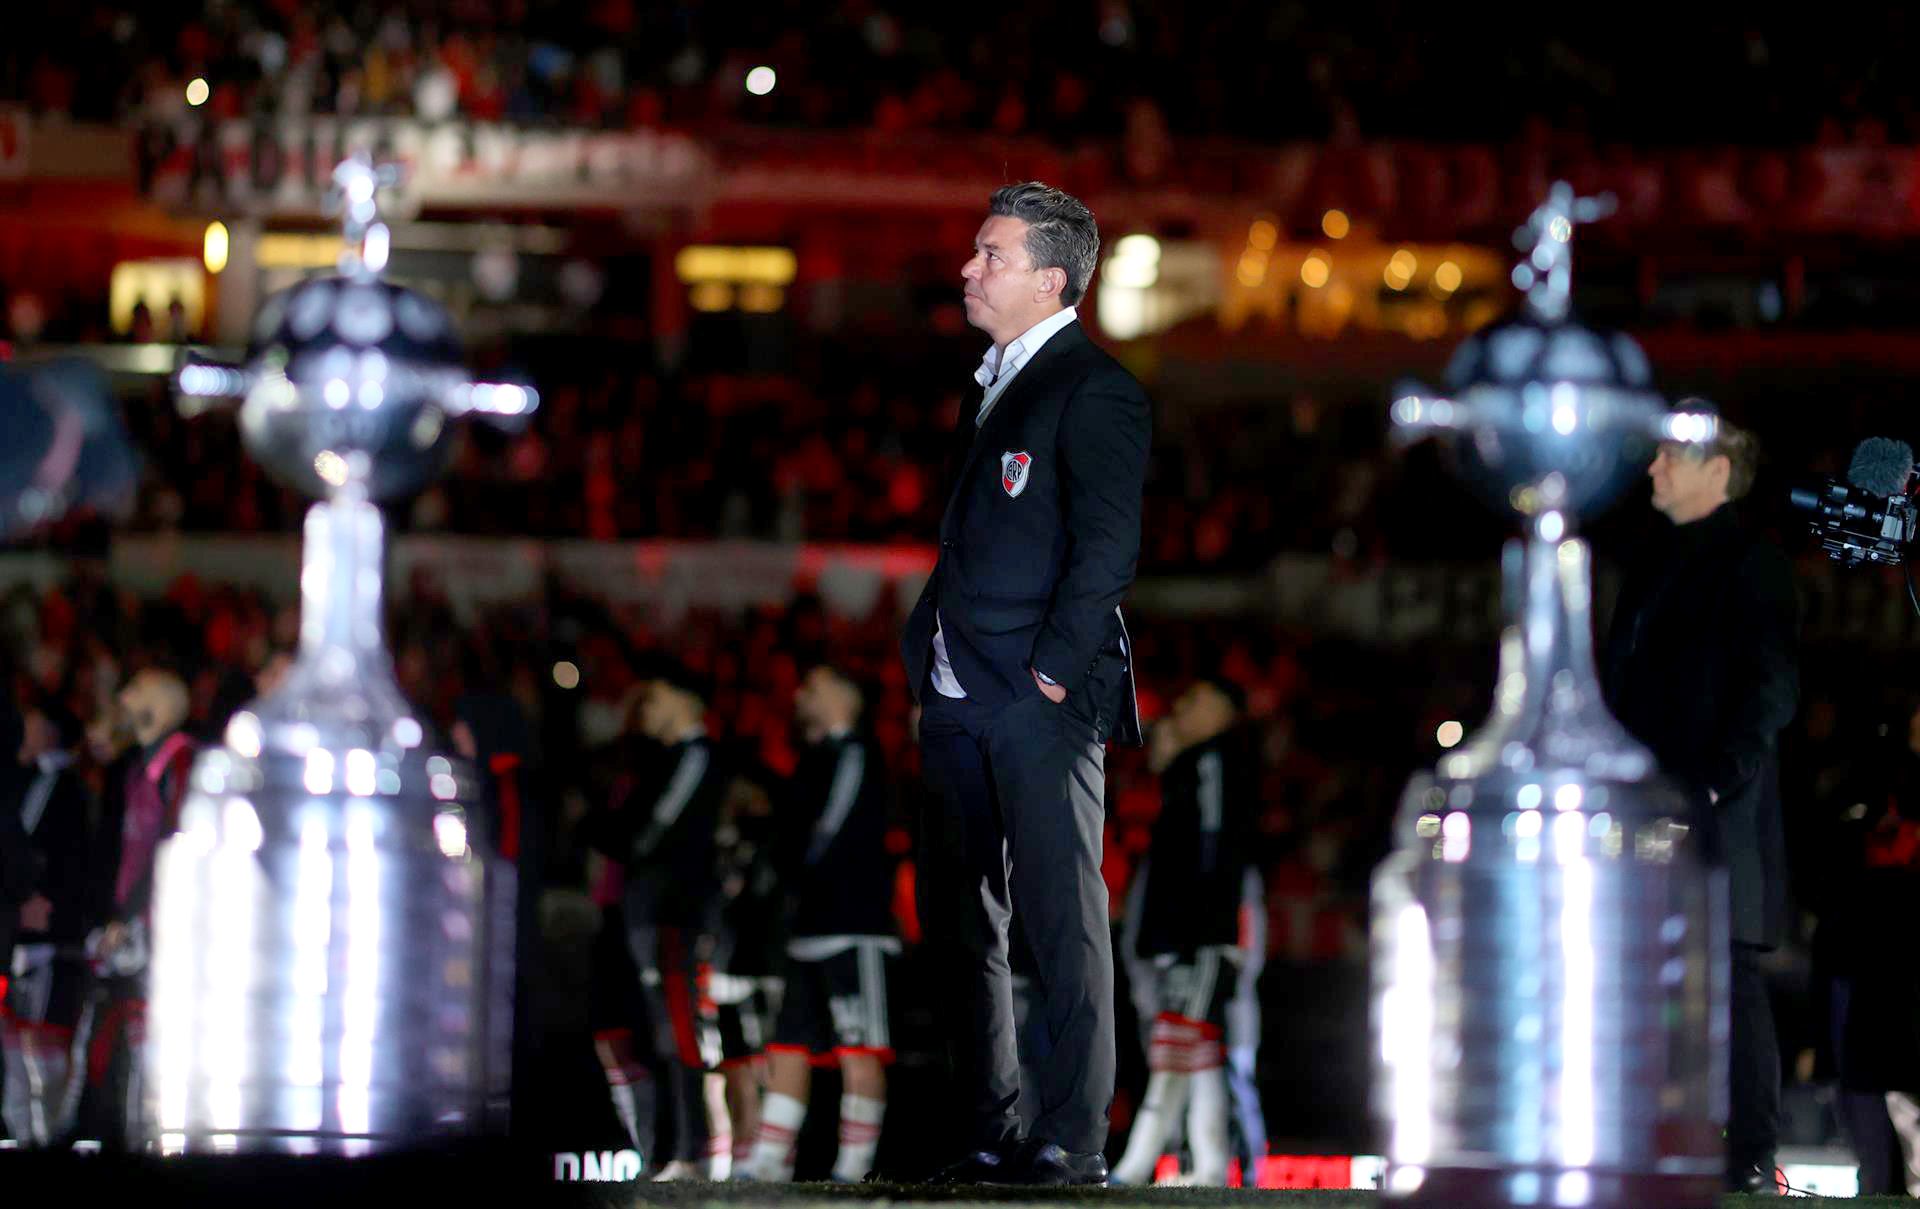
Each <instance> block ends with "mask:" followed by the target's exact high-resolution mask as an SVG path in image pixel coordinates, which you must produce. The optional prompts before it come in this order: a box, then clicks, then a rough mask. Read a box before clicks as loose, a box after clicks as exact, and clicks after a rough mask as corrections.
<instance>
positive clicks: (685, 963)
mask: <svg viewBox="0 0 1920 1209" xmlns="http://www.w3.org/2000/svg"><path fill="white" fill-rule="evenodd" d="M696 939H697V937H696V934H695V933H694V932H693V931H692V930H691V929H688V928H683V927H678V926H675V925H673V924H663V923H654V922H650V921H649V919H648V917H647V916H646V915H645V914H644V913H642V912H639V911H633V912H632V913H631V914H630V915H629V917H628V921H627V951H628V953H630V954H631V955H632V957H633V964H634V966H635V968H636V969H638V970H639V972H640V992H641V996H642V997H643V998H644V999H645V1001H646V1005H647V1024H648V1026H649V1028H650V1030H651V1033H652V1039H653V1046H652V1049H653V1053H652V1057H653V1072H654V1077H655V1086H656V1087H658V1088H660V1089H661V1096H660V1101H659V1108H660V1109H661V1112H660V1115H659V1116H658V1117H656V1118H655V1127H654V1128H655V1141H654V1150H653V1153H652V1154H649V1155H647V1156H646V1158H647V1161H648V1162H649V1163H652V1164H658V1165H662V1166H664V1165H665V1164H666V1163H668V1162H671V1161H672V1160H674V1159H680V1160H682V1161H684V1162H688V1163H699V1162H703V1161H704V1160H705V1159H706V1157H707V1101H706V1094H705V1091H704V1089H703V1086H702V1082H703V1080H704V1078H705V1075H706V1066H705V1064H704V1063H703V1062H702V1061H701V1055H700V1041H699V1031H698V1030H699V1024H698V1021H699V1016H700V988H699V965H698V961H697V958H696V955H695V953H694V942H695V940H696Z"/></svg>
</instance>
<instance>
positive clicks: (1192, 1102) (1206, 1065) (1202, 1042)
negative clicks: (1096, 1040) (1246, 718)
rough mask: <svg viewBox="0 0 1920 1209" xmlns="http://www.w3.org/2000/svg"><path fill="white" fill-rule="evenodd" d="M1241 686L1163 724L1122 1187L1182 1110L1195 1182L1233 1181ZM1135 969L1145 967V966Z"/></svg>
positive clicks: (1208, 693) (1198, 691)
mask: <svg viewBox="0 0 1920 1209" xmlns="http://www.w3.org/2000/svg"><path fill="white" fill-rule="evenodd" d="M1242 708H1243V699H1242V697H1241V694H1240V691H1239V689H1238V688H1237V687H1236V686H1234V685H1233V684H1231V683H1229V682H1227V681H1225V680H1220V679H1203V680H1200V681H1197V682H1196V683H1194V684H1193V685H1192V686H1191V687H1189V688H1188V689H1187V691H1186V692H1184V693H1182V694H1181V695H1180V696H1179V698H1178V699H1176V700H1175V701H1174V704H1173V710H1172V713H1171V714H1170V716H1169V717H1168V718H1167V719H1166V720H1165V721H1164V722H1163V723H1162V724H1161V725H1162V726H1165V727H1169V728H1170V729H1171V732H1172V733H1171V737H1170V739H1169V740H1167V743H1168V745H1169V746H1170V747H1171V748H1174V749H1177V751H1176V753H1175V754H1174V755H1173V756H1172V758H1171V762H1170V763H1168V764H1167V766H1166V770H1165V772H1163V773H1162V774H1161V807H1160V817H1159V818H1158V819H1156V820H1155V821H1154V825H1153V840H1152V846H1151V867H1150V869H1149V870H1148V871H1147V873H1146V878H1147V880H1146V885H1145V888H1144V889H1143V890H1142V891H1141V894H1140V899H1139V903H1140V916H1139V919H1138V921H1137V932H1136V940H1135V953H1134V956H1135V958H1136V959H1137V960H1138V961H1139V963H1140V967H1145V968H1144V969H1143V970H1142V976H1143V978H1144V979H1145V980H1147V981H1148V982H1149V983H1150V985H1151V986H1152V988H1153V1003H1152V1008H1151V1014H1152V1020H1153V1028H1152V1034H1151V1038H1152V1039H1151V1041H1150V1042H1149V1044H1148V1047H1147V1070H1148V1072H1149V1074H1148V1079H1147V1094H1146V1097H1145V1099H1144V1102H1143V1103H1142V1104H1141V1107H1140V1112H1139V1114H1138V1115H1137V1116H1136V1117H1135V1118H1134V1123H1133V1129H1132V1132H1131V1133H1130V1134H1129V1135H1128V1138H1127V1150H1126V1154H1125V1155H1124V1156H1122V1158H1121V1160H1120V1162H1119V1164H1118V1165H1117V1166H1116V1167H1115V1168H1114V1169H1113V1175H1112V1182H1113V1183H1115V1184H1145V1183H1148V1182H1150V1181H1151V1180H1152V1178H1153V1172H1154V1167H1155V1164H1156V1163H1158V1161H1159V1159H1160V1155H1161V1152H1162V1147H1163V1145H1164V1143H1165V1141H1166V1137H1167V1134H1168V1132H1169V1130H1170V1128H1171V1126H1172V1123H1173V1122H1174V1121H1175V1120H1177V1119H1178V1118H1179V1117H1180V1116H1181V1113H1182V1110H1183V1109H1184V1110H1185V1112H1186V1125H1187V1141H1188V1145H1189V1146H1190V1147H1191V1148H1192V1151H1193V1164H1194V1169H1193V1173H1192V1178H1191V1180H1190V1181H1188V1182H1190V1183H1194V1184H1201V1185H1208V1186H1214V1187H1218V1186H1223V1185H1225V1183H1226V1182H1227V1135H1228V1124H1227V1120H1228V1114H1229V1111H1230V1109H1229V1093H1228V1088H1227V1075H1226V1056H1225V1053H1224V1049H1223V1044H1222V1042H1223V1038H1224V1036H1225V1032H1226V1023H1227V1004H1228V1001H1229V1000H1230V999H1231V998H1232V997H1233V995H1234V992H1235V990H1236V989H1237V984H1238V974H1239V970H1240V965H1241V953H1240V949H1239V947H1238V946H1239V940H1240V903H1241V895H1242V892H1243V881H1242V875H1243V873H1244V871H1245V868H1246V863H1247V841H1248V827H1247V822H1248V820H1249V817H1250V810H1249V802H1248V791H1247V788H1246V784H1245V777H1246V762H1247V757H1246V755H1245V753H1244V752H1243V751H1242V749H1241V746H1240V744H1239V743H1238V742H1237V736H1236V734H1235V727H1236V724H1237V723H1238V721H1239V718H1240V712H1241V709H1242ZM1140 967H1136V968H1140Z"/></svg>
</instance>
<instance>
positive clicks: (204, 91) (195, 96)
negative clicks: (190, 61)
mask: <svg viewBox="0 0 1920 1209" xmlns="http://www.w3.org/2000/svg"><path fill="white" fill-rule="evenodd" d="M212 95H213V88H212V87H211V86H210V85H209V84H208V83H207V82H206V81H205V80H204V79H202V78H201V77H199V76H195V77H194V78H193V79H192V80H190V81H188V83H187V104H189V105H191V106H193V107H194V108H195V109H198V108H200V106H202V105H205V104H206V103H207V98H208V97H210V96H212Z"/></svg>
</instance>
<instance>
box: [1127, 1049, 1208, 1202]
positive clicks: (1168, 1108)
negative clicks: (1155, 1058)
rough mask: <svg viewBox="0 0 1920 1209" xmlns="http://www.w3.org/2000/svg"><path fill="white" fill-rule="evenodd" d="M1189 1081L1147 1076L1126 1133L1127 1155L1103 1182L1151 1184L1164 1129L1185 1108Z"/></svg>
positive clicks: (1174, 1075)
mask: <svg viewBox="0 0 1920 1209" xmlns="http://www.w3.org/2000/svg"><path fill="white" fill-rule="evenodd" d="M1191 1082H1192V1076H1190V1075H1186V1074H1183V1073H1181V1072H1179V1071H1171V1070H1157V1071H1154V1072H1153V1074H1152V1075H1151V1076H1149V1077H1148V1079H1147V1094H1146V1098H1145V1099H1144V1100H1143V1101H1142V1102H1141V1105H1140V1111H1139V1112H1138V1113H1136V1114H1135V1115H1134V1118H1133V1129H1132V1130H1130V1131H1129V1132H1128V1134H1127V1152H1126V1153H1125V1154H1124V1155H1122V1156H1121V1157H1120V1162H1119V1163H1118V1164H1117V1165H1116V1166H1115V1167H1114V1169H1113V1172H1112V1174H1111V1175H1109V1176H1108V1177H1107V1183H1109V1184H1132V1185H1136V1186H1140V1185H1146V1184H1151V1183H1152V1182H1153V1171H1154V1168H1155V1167H1157V1166H1159V1164H1160V1153H1161V1150H1160V1148H1161V1146H1162V1145H1163V1144H1165V1142H1166V1139H1167V1127H1168V1125H1169V1124H1170V1123H1171V1122H1173V1121H1174V1120H1175V1119H1176V1118H1178V1117H1179V1115H1180V1110H1181V1109H1182V1108H1183V1107H1185V1105H1186V1102H1187V1088H1188V1085H1189V1084H1190V1083H1191Z"/></svg>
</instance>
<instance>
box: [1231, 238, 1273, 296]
mask: <svg viewBox="0 0 1920 1209" xmlns="http://www.w3.org/2000/svg"><path fill="white" fill-rule="evenodd" d="M1234 276H1235V277H1236V278H1238V279H1239V282H1240V284H1241V285H1244V286H1248V287H1252V286H1256V285H1259V284H1260V283H1261V282H1263V281H1265V280H1266V279H1267V254H1266V253H1265V252H1260V251H1256V250H1254V249H1252V248H1248V249H1247V250H1246V251H1245V252H1242V253H1241V254H1240V267H1239V269H1238V270H1237V271H1236V272H1235V273H1234Z"/></svg>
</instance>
